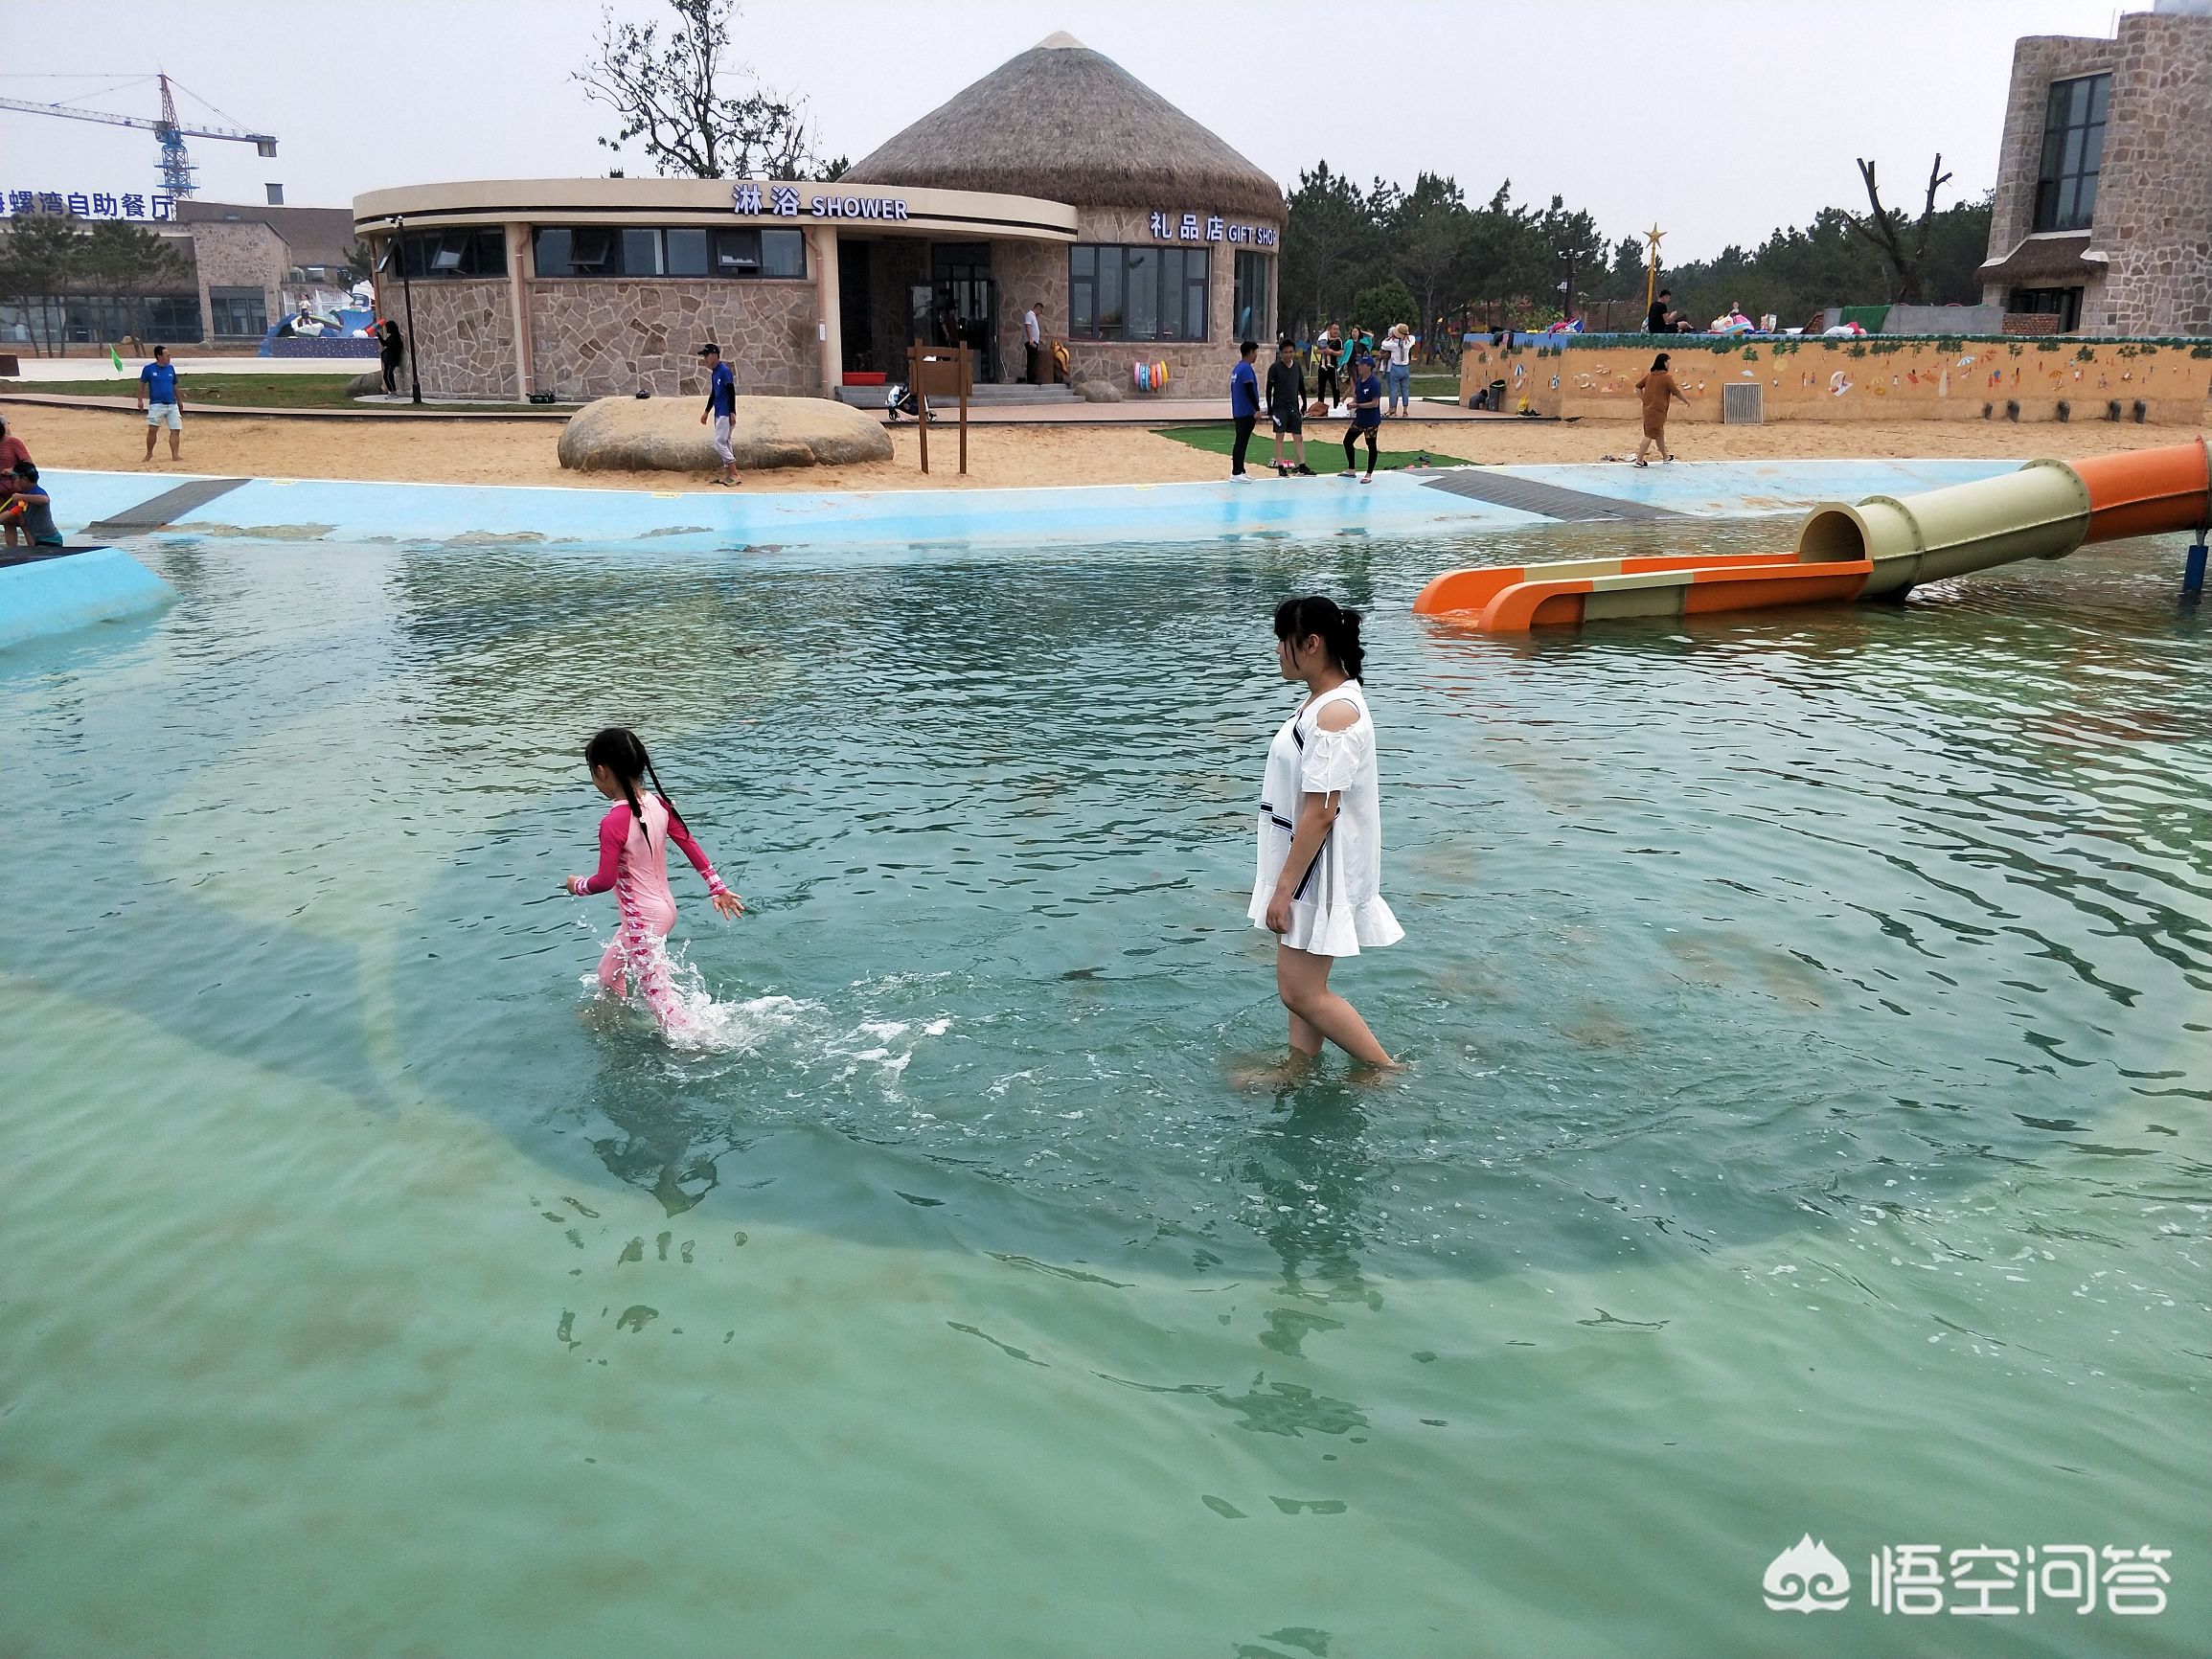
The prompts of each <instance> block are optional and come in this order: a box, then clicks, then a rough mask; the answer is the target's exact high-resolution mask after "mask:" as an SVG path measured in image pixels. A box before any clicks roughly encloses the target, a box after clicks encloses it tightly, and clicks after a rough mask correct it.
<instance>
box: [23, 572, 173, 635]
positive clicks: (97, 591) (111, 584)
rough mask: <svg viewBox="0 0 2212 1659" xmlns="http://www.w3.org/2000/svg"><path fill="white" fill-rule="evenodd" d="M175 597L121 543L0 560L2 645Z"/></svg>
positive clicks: (140, 609) (138, 612) (111, 618)
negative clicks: (48, 555)
mask: <svg viewBox="0 0 2212 1659" xmlns="http://www.w3.org/2000/svg"><path fill="white" fill-rule="evenodd" d="M175 597H176V595H175V593H174V592H173V591H172V590H171V587H170V585H169V583H167V582H166V581H163V580H161V578H159V577H158V576H155V575H154V574H153V572H152V571H150V570H148V569H147V568H146V566H144V565H143V564H141V563H139V562H138V560H136V559H135V558H133V557H130V555H128V554H127V553H125V552H124V551H123V550H122V549H120V548H114V547H92V548H85V549H82V550H80V551H76V552H69V553H61V554H57V555H56V556H55V557H51V558H39V559H34V560H32V561H30V562H27V563H23V564H10V565H0V650H5V649H6V648H8V647H10V646H12V645H18V644H20V643H22V642H23V641H24V640H31V639H43V638H45V637H46V636H47V635H49V634H59V633H67V632H69V631H70V630H71V629H73V628H80V627H85V626H88V625H91V624H93V623H100V622H116V621H120V620H121V619H122V618H124V617H130V616H138V615H141V614H142V613H144V612H147V611H152V610H159V609H160V608H161V607H162V606H163V605H165V604H167V603H169V602H170V601H171V600H172V599H174V598H175Z"/></svg>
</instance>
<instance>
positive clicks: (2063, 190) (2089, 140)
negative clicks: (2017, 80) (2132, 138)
mask: <svg viewBox="0 0 2212 1659" xmlns="http://www.w3.org/2000/svg"><path fill="white" fill-rule="evenodd" d="M2111 95H2112V77H2111V73H2110V72H2109V71H2104V72H2101V73H2099V74H2096V75H2074V76H2068V77H2067V78H2066V79H2065V80H2054V81H2052V82H2051V83H2050V88H2049V90H2048V91H2047V92H2046V93H2045V94H2044V98H2043V136H2042V148H2041V151H2040V153H2039V155H2038V158H2037V163H2036V188H2035V200H2034V216H2033V218H2032V219H2031V221H2030V222H2031V227H2032V229H2033V231H2034V232H2035V233H2036V234H2042V233H2046V232H2052V231H2083V230H2087V229H2089V228H2090V226H2091V224H2092V222H2093V221H2094V220H2095V217H2096V212H2097V180H2098V175H2099V174H2100V173H2101V172H2102V171H2103V170H2104V150H2105V126H2106V123H2107V122H2108V120H2109V112H2110V104H2111Z"/></svg>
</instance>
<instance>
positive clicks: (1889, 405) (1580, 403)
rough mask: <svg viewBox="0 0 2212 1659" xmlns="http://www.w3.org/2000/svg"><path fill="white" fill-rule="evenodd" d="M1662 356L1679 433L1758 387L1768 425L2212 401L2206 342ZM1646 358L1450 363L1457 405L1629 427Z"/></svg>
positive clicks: (1512, 355)
mask: <svg viewBox="0 0 2212 1659" xmlns="http://www.w3.org/2000/svg"><path fill="white" fill-rule="evenodd" d="M1668 350H1669V355H1670V356H1671V357H1672V359H1673V361H1672V362H1671V363H1670V364H1669V367H1670V369H1671V370H1672V371H1673V373H1674V376H1675V380H1676V384H1677V385H1679V386H1680V387H1681V388H1682V392H1683V395H1684V396H1685V397H1687V398H1689V399H1690V404H1689V407H1688V408H1684V407H1682V406H1681V405H1680V404H1678V403H1677V404H1676V405H1675V409H1674V414H1673V417H1672V419H1673V420H1677V421H1688V422H1699V421H1717V420H1720V419H1721V408H1722V397H1721V391H1722V387H1723V386H1730V385H1745V386H1748V385H1756V386H1758V387H1760V388H1761V390H1762V392H1763V394H1764V400H1765V404H1766V410H1765V418H1766V420H1767V423H1769V424H1771V423H1773V422H1776V421H1781V420H1820V421H1831V420H2020V421H2038V420H2073V421H2087V420H2120V421H2123V422H2127V423H2131V424H2132V423H2134V422H2135V421H2137V420H2141V421H2143V422H2145V423H2148V424H2151V425H2165V424H2174V425H2182V426H2190V427H2194V426H2197V425H2200V424H2201V422H2202V420H2203V419H2204V399H2205V397H2206V395H2207V393H2208V392H2212V342H2208V343H2206V344H2204V345H2192V344H2188V343H2185V342H2183V343H2168V344H2164V345H2159V344H2154V343H2152V342H2149V341H2133V340H2093V341H2092V340H2083V339H2079V338H2075V337H2070V336H2059V337H2055V338H2052V339H2049V340H2002V341H1998V340H1975V339H1957V340H1943V339H1923V340H1914V339H1907V338H1898V337H1877V338H1874V339H1869V340H1818V339H1805V340H1799V339H1780V340H1776V339H1766V340H1750V341H1744V340H1728V341H1725V342H1722V341H1720V340H1716V339H1714V338H1713V337H1711V336H1700V335H1688V336H1685V337H1684V338H1683V339H1682V340H1680V341H1679V342H1677V343H1676V344H1674V345H1671V346H1670V347H1669V349H1668ZM1652 356H1653V351H1652V346H1651V343H1650V342H1649V341H1640V342H1638V343H1636V344H1633V345H1614V344H1612V343H1610V342H1608V341H1607V340H1604V339H1602V338H1592V339H1590V340H1588V341H1586V342H1585V343H1582V344H1572V343H1570V344H1566V345H1563V346H1558V347H1554V346H1549V345H1535V344H1530V345H1520V346H1516V347H1514V348H1513V349H1511V350H1510V351H1509V350H1501V349H1499V348H1496V347H1492V346H1487V345H1486V346H1471V347H1469V348H1468V350H1467V353H1466V355H1465V356H1464V357H1462V358H1461V360H1460V370H1459V388H1460V400H1461V401H1462V402H1465V401H1466V400H1467V398H1469V397H1470V396H1471V395H1472V394H1473V393H1474V392H1475V391H1476V389H1478V388H1479V387H1482V386H1486V385H1488V384H1489V383H1490V382H1491V381H1492V380H1494V379H1495V380H1503V381H1505V383H1506V399H1507V401H1506V407H1507V408H1509V409H1514V408H1518V407H1519V406H1520V404H1521V402H1522V401H1523V400H1524V399H1525V400H1526V402H1527V404H1528V406H1529V407H1530V408H1531V409H1532V410H1534V411H1535V412H1536V413H1537V414H1539V415H1551V416H1562V417H1565V418H1567V419H1570V420H1572V419H1587V420H1619V421H1624V422H1626V421H1630V420H1635V419H1637V417H1638V414H1639V411H1640V407H1641V405H1640V403H1639V401H1638V399H1637V397H1636V392H1635V384H1636V381H1637V379H1638V378H1640V377H1641V376H1642V375H1643V374H1644V372H1645V371H1646V370H1648V369H1649V368H1650V367H1651V365H1652ZM2062 404H2063V405H2064V408H2063V409H2062V407H2061V405H2062ZM2138 405H2140V407H2141V414H2140V415H2139V416H2138V415H2137V413H2136V410H2137V406H2138Z"/></svg>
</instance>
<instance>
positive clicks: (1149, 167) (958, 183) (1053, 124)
mask: <svg viewBox="0 0 2212 1659" xmlns="http://www.w3.org/2000/svg"><path fill="white" fill-rule="evenodd" d="M845 176H846V178H847V179H849V180H853V181H855V182H858V183H862V184H905V185H920V186H924V187H927V188H934V189H938V190H976V191H995V192H999V193H1005V194H1009V195H1034V196H1043V197H1045V198H1046V199H1047V200H1051V201H1064V202H1072V203H1074V204H1076V205H1077V206H1079V207H1090V206H1097V207H1129V208H1162V209H1168V210H1171V211H1174V212H1176V213H1185V212H1201V213H1202V212H1214V211H1219V212H1223V213H1237V214H1250V215H1253V216H1259V217H1265V218H1268V219H1272V220H1278V221H1279V220H1281V219H1282V217H1283V216H1284V208H1283V192H1282V188H1281V187H1280V186H1279V185H1277V184H1276V182H1275V181H1274V180H1273V179H1271V178H1269V177H1268V176H1267V175H1266V173H1264V172H1262V171H1261V170H1259V169H1258V168H1256V167H1254V166H1253V165H1252V164H1251V163H1250V162H1248V161H1246V160H1245V159H1244V158H1243V156H1241V155H1239V154H1238V153H1237V152H1236V151H1235V150H1233V149H1231V148H1229V147H1228V146H1227V145H1225V144H1223V143H1222V142H1221V141H1220V139H1218V138H1216V137H1215V136H1214V135H1213V134H1212V133H1210V132H1208V131H1207V130H1206V129H1205V128H1204V127H1202V126H1200V125H1198V124H1197V122H1195V121H1193V120H1192V119H1191V118H1190V117H1189V116H1187V115H1185V114H1184V113H1183V112H1182V111H1181V110H1179V109H1177V108H1176V107H1175V106H1174V104H1172V103H1170V102H1168V101H1167V100H1166V99H1164V98H1162V97H1161V96H1160V95H1159V94H1158V93H1156V92H1154V91H1153V90H1152V88H1151V87H1149V86H1147V85H1145V83H1144V82H1143V81H1141V80H1137V78H1136V77H1135V76H1133V75H1131V74H1130V73H1129V71H1128V70H1126V69H1124V68H1123V67H1122V66H1121V65H1120V64H1118V63H1116V62H1115V61H1114V60H1113V59H1112V58H1110V57H1106V56H1105V55H1103V54H1101V53H1097V52H1093V51H1092V50H1091V49H1090V48H1089V47H1087V46H1084V45H1083V44H1082V43H1081V42H1080V41H1078V40H1076V39H1075V38H1074V37H1073V36H1072V35H1068V34H1054V35H1052V36H1050V37H1049V38H1048V39H1046V40H1045V41H1044V42H1043V43H1042V44H1041V45H1038V46H1034V47H1032V48H1031V49H1030V50H1029V51H1027V52H1024V53H1023V54H1022V55H1021V56H1020V57H1015V58H1011V59H1009V60H1008V61H1007V62H1005V63H1002V64H1000V65H999V66H998V67H997V68H996V69H994V70H992V72H991V73H990V74H989V75H986V76H985V77H984V78H983V79H982V80H978V81H977V82H975V84H974V85H972V86H970V87H968V88H967V89H966V90H964V91H962V92H961V93H959V94H958V95H957V96H955V97H954V98H952V99H950V100H949V101H947V102H945V103H944V104H942V105H940V106H939V107H938V108H936V109H933V110H931V111H930V112H929V113H928V114H927V115H925V116H924V117H923V118H922V119H921V120H920V121H918V122H916V123H915V124H914V125H912V126H909V127H908V128H906V130H905V131H903V132H901V133H900V134H898V135H897V136H896V137H895V138H893V139H892V140H891V141H890V142H889V143H887V144H885V145H883V146H882V147H881V148H878V150H876V151H875V152H874V153H873V154H871V155H867V156H864V157H862V158H861V159H860V161H859V162H857V163H856V164H855V166H854V167H853V169H852V170H850V171H849V172H847V173H846V174H845Z"/></svg>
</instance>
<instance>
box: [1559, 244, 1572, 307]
mask: <svg viewBox="0 0 2212 1659" xmlns="http://www.w3.org/2000/svg"><path fill="white" fill-rule="evenodd" d="M1559 257H1560V258H1561V259H1562V260H1564V261H1566V262H1567V280H1566V281H1565V282H1563V283H1562V284H1560V293H1561V295H1562V299H1561V301H1560V321H1561V322H1562V323H1570V322H1572V321H1574V311H1575V250H1574V249H1572V248H1561V249H1560V250H1559Z"/></svg>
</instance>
